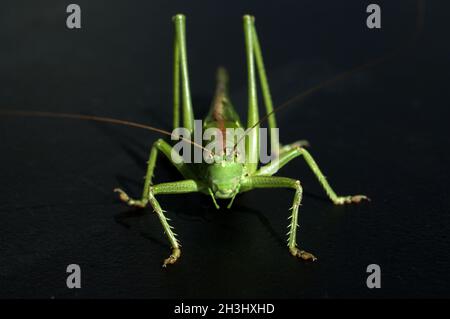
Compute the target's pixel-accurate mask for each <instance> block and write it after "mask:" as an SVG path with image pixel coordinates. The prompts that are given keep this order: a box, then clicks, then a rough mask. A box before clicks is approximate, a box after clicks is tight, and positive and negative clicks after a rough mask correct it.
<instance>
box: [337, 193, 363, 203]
mask: <svg viewBox="0 0 450 319" xmlns="http://www.w3.org/2000/svg"><path fill="white" fill-rule="evenodd" d="M363 200H366V201H368V202H370V198H369V197H367V196H365V195H354V196H342V197H338V198H337V199H336V200H335V201H334V203H335V204H336V205H344V204H352V203H360V202H362V201H363Z"/></svg>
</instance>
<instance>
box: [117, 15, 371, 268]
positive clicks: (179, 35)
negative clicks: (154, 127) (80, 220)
mask: <svg viewBox="0 0 450 319" xmlns="http://www.w3.org/2000/svg"><path fill="white" fill-rule="evenodd" d="M173 23H174V26H175V39H174V76H173V78H174V82H173V85H174V90H173V91H174V96H173V102H174V103H173V104H174V109H173V111H174V118H173V126H174V128H177V127H179V126H180V124H182V125H183V127H184V128H186V129H188V130H189V131H190V132H193V131H194V112H193V107H192V102H191V97H190V89H189V76H188V67H187V53H186V39H185V17H184V16H183V15H181V14H178V15H176V16H174V17H173ZM243 24H244V35H245V45H246V60H247V73H248V116H247V123H246V127H244V126H243V125H242V123H241V121H240V119H239V116H238V114H237V112H236V111H235V109H234V108H233V106H232V104H231V101H230V98H229V96H228V93H227V80H228V78H227V74H226V71H225V70H224V69H222V68H219V71H218V74H217V88H216V92H215V95H214V98H213V102H212V106H211V110H210V112H209V114H208V115H207V117H206V119H205V121H204V122H203V123H204V128H205V129H206V128H217V129H219V130H221V131H225V130H226V129H227V128H244V129H246V130H247V131H246V133H247V134H246V137H245V151H246V152H245V154H246V157H245V161H244V162H240V161H237V160H235V157H233V156H232V158H231V160H230V159H229V158H227V157H226V156H224V157H223V158H222V159H221V160H219V161H215V162H213V163H211V164H208V163H204V162H203V163H184V162H183V161H182V160H181V159H180V158H178V159H177V160H175V159H174V158H173V152H172V146H171V145H170V144H169V143H167V142H165V141H164V140H162V139H159V140H157V141H156V142H155V143H154V144H153V146H152V148H151V151H150V157H149V160H148V168H147V173H146V177H145V183H144V188H143V192H142V196H141V198H139V199H132V198H131V197H130V196H128V195H127V194H126V193H125V192H124V191H123V190H121V189H115V192H118V193H119V195H120V199H121V200H122V201H124V202H126V203H127V204H128V205H130V206H137V207H146V206H147V205H150V206H151V207H152V208H153V210H154V212H155V213H156V215H157V216H158V218H159V220H160V222H161V224H162V226H163V228H164V232H165V234H166V236H167V237H168V240H169V242H170V245H171V247H172V253H171V255H170V256H169V257H168V258H167V259H165V260H164V262H163V267H166V266H167V265H169V264H173V263H175V262H176V261H177V260H178V259H179V258H180V255H181V250H180V242H179V240H178V238H177V235H176V234H175V233H174V231H173V227H172V226H171V225H170V224H169V219H168V218H167V217H166V216H165V214H164V213H165V211H164V210H163V209H162V208H161V206H160V204H159V202H158V200H157V198H156V196H158V195H163V194H183V193H192V192H201V193H204V194H206V195H208V196H210V197H211V198H212V200H213V202H214V204H215V205H216V207H217V208H219V206H218V204H217V199H228V200H229V204H228V207H231V204H232V202H233V200H234V198H235V196H236V195H237V194H240V193H243V192H246V191H250V190H253V189H258V188H288V189H292V190H293V191H294V192H295V194H294V200H293V204H292V208H291V214H290V216H289V225H288V230H289V231H288V242H287V244H288V248H289V251H290V253H291V254H292V255H293V256H295V257H298V258H300V259H303V260H312V261H314V260H316V257H315V256H314V255H312V254H311V253H308V252H306V251H304V250H301V249H300V248H299V247H298V246H297V241H296V234H297V227H298V210H299V206H300V203H301V200H302V193H303V191H302V186H301V184H300V181H299V180H297V179H292V178H288V177H278V176H273V175H274V174H276V173H277V171H278V170H279V169H280V168H281V167H283V166H284V165H286V164H287V163H288V162H290V161H291V160H293V159H294V158H297V157H300V156H302V157H303V158H304V159H305V161H306V163H307V164H308V166H309V167H310V168H311V170H312V171H313V173H314V174H315V176H316V177H317V179H318V181H319V183H320V184H321V185H322V187H323V188H324V190H325V192H326V194H327V195H328V197H329V198H330V200H331V201H332V202H333V203H334V204H346V203H357V202H360V201H361V200H363V199H368V198H367V197H366V196H364V195H356V196H337V195H336V193H335V192H334V191H333V189H332V188H331V187H330V185H329V184H328V181H327V180H326V178H325V176H324V175H323V174H322V172H321V170H320V169H319V167H318V166H317V164H316V162H315V160H314V159H313V157H312V156H311V155H310V154H309V152H308V151H307V150H306V149H305V148H304V147H303V146H305V145H304V144H305V143H304V141H298V142H295V143H292V144H288V145H283V146H281V145H279V153H278V156H277V158H276V159H275V160H273V161H271V162H270V163H269V164H266V165H264V166H259V165H258V162H259V130H258V128H259V123H260V118H259V112H258V102H257V84H256V78H257V75H258V77H259V80H260V85H261V90H262V96H263V101H264V105H265V110H266V112H267V119H268V126H269V128H276V127H277V126H276V119H275V115H274V110H273V104H272V99H271V95H270V91H269V85H268V81H267V77H266V72H265V69H264V64H263V58H262V54H261V49H260V45H259V41H258V37H257V34H256V29H255V26H254V17H252V16H250V15H245V16H244V17H243ZM180 98H181V101H180ZM180 102H181V103H180ZM180 109H182V114H181V115H182V117H180ZM180 122H181V123H180ZM223 136H225V134H223ZM224 138H225V137H224ZM270 140H271V144H272V145H273V144H274V143H278V137H277V136H274V135H271V136H270ZM223 145H226V142H225V143H223ZM224 147H225V146H224ZM159 153H162V154H164V155H165V157H167V159H168V160H169V161H170V162H171V163H172V164H173V165H174V166H175V168H176V169H177V170H178V171H179V172H180V173H181V175H182V176H183V179H182V180H180V181H176V182H168V183H160V184H153V182H152V178H153V175H154V170H155V164H156V159H157V156H158V154H159ZM232 155H236V154H235V153H234V154H232Z"/></svg>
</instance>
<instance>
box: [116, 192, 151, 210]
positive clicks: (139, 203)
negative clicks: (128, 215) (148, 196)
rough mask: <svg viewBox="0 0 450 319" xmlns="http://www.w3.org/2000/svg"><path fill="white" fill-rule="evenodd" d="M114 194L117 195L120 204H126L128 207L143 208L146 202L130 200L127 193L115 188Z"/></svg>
mask: <svg viewBox="0 0 450 319" xmlns="http://www.w3.org/2000/svg"><path fill="white" fill-rule="evenodd" d="M114 193H119V198H120V200H121V201H122V202H124V203H127V205H128V206H136V207H140V208H144V207H145V206H146V205H147V201H146V200H135V199H132V198H130V196H128V194H127V193H125V192H124V191H123V190H121V189H120V188H115V189H114Z"/></svg>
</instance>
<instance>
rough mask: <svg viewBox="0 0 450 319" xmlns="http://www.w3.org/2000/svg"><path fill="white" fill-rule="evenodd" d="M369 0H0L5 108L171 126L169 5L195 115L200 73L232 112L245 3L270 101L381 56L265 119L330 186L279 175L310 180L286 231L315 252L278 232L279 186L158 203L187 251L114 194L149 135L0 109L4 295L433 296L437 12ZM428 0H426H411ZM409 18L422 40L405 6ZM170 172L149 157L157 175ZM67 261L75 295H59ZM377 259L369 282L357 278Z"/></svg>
mask: <svg viewBox="0 0 450 319" xmlns="http://www.w3.org/2000/svg"><path fill="white" fill-rule="evenodd" d="M425 2H426V5H425V10H424V11H423V12H422V13H420V11H419V12H418V7H417V2H416V1H412V0H410V1H406V0H405V1H377V2H376V3H378V4H380V5H381V8H382V29H381V30H369V29H368V28H367V27H366V26H365V20H366V17H367V13H366V12H365V9H366V6H367V5H368V4H369V3H370V2H369V1H356V0H355V1H343V0H342V1H331V0H330V1H324V0H321V1H289V2H288V1H272V2H268V1H245V3H243V2H242V1H234V2H231V1H222V2H218V1H214V2H213V1H189V2H187V1H106V0H105V1H81V0H78V1H76V3H77V4H79V5H80V6H81V9H82V29H81V30H69V29H67V28H66V26H65V19H66V16H67V14H66V13H65V9H66V6H67V5H68V4H69V3H71V2H68V1H56V0H55V1H27V2H25V1H14V2H11V3H4V4H3V3H2V5H1V10H0V37H1V40H0V41H1V46H0V106H1V108H5V109H17V110H23V109H28V110H40V111H58V112H72V113H83V114H95V115H104V116H112V117H116V118H120V119H129V120H135V121H138V122H143V123H147V124H150V125H154V126H157V127H161V128H166V129H170V127H171V123H172V121H171V113H172V106H171V100H172V98H171V90H172V89H171V84H172V82H171V79H172V74H171V70H172V65H171V63H172V35H173V30H172V25H171V20H170V19H171V16H172V15H173V14H175V13H178V12H183V13H185V14H186V16H187V44H188V59H189V71H190V79H191V89H192V94H193V101H194V107H195V111H196V118H201V117H203V116H204V115H205V113H206V111H207V109H208V107H209V104H210V99H211V95H212V92H213V89H214V77H215V69H216V67H217V65H225V66H226V67H227V68H228V70H229V72H230V75H231V81H232V82H231V93H232V99H233V101H234V104H235V106H236V108H237V109H238V111H239V112H240V114H241V115H242V117H243V119H244V120H245V110H246V71H245V70H246V69H245V56H244V41H243V32H242V20H241V16H242V15H243V14H245V13H252V14H254V15H255V16H256V25H257V30H258V33H259V37H260V40H261V45H262V48H263V54H264V58H265V62H266V67H267V71H268V76H269V81H270V84H271V89H272V95H273V97H274V102H275V104H276V105H279V104H280V103H282V102H284V101H285V100H287V99H289V98H290V97H292V96H294V95H296V94H298V93H300V92H302V91H304V90H306V89H308V88H310V87H312V86H314V85H316V84H318V83H320V82H322V81H324V80H327V79H329V78H331V77H333V76H334V75H336V74H339V73H340V72H343V71H346V70H349V69H351V68H352V67H355V66H358V65H361V64H364V63H366V62H367V61H371V60H373V59H376V58H378V57H381V56H385V55H386V54H390V53H391V52H394V51H396V52H398V53H397V54H396V55H395V56H394V57H393V58H391V59H389V60H387V61H385V62H384V63H382V64H379V65H377V66H376V67H374V68H371V69H368V70H365V71H363V72H358V73H355V74H354V75H353V76H351V77H349V78H348V79H346V80H345V81H341V82H339V83H337V84H336V85H333V86H331V87H329V88H326V89H323V90H321V91H320V92H319V93H317V94H315V95H314V96H311V97H310V98H309V99H307V100H306V101H304V102H301V103H294V104H293V105H291V106H290V107H289V108H287V109H284V110H283V111H281V112H280V113H279V114H278V115H277V116H278V122H279V126H280V133H281V139H282V142H285V143H287V142H291V141H294V140H297V139H301V138H307V139H308V140H309V141H310V142H311V144H312V147H311V149H310V151H311V153H312V154H313V156H314V157H315V158H316V160H317V161H318V163H319V165H320V166H321V167H322V169H323V170H324V172H325V173H326V175H327V176H328V177H329V179H330V182H331V184H332V186H333V187H334V188H335V190H336V191H337V192H338V193H339V194H342V195H346V194H357V193H365V194H367V195H369V196H370V197H371V198H372V202H371V203H363V204H361V205H355V206H345V207H336V206H333V205H332V204H330V203H329V202H328V201H327V199H326V197H325V196H324V194H323V191H322V190H321V188H320V187H319V185H318V184H317V182H316V181H315V179H314V177H313V175H312V173H311V172H310V171H309V169H308V168H307V167H306V165H305V163H304V162H303V161H302V160H301V159H298V160H296V161H293V162H292V163H291V164H289V165H288V166H286V167H285V168H283V169H282V170H281V171H280V173H279V175H283V176H290V177H295V178H299V179H300V180H301V181H302V184H303V186H304V188H305V192H306V194H305V197H304V201H303V206H302V207H301V210H300V230H299V241H300V244H301V246H302V247H303V248H305V249H307V250H309V251H312V252H314V253H315V254H316V256H317V257H318V258H319V260H318V261H317V262H316V263H303V262H299V261H297V260H295V259H294V258H292V257H291V256H290V255H289V253H288V250H287V249H286V247H285V235H284V233H285V228H286V225H287V220H286V218H287V217H288V208H289V207H290V205H291V202H292V197H293V193H292V192H291V191H288V190H258V191H254V192H250V193H247V194H245V195H242V196H240V197H239V198H238V199H237V201H236V203H235V205H234V207H233V208H232V209H231V210H227V209H221V210H219V211H217V210H216V209H215V208H214V206H213V204H212V202H211V199H210V198H209V197H206V196H204V195H197V194H194V195H179V196H160V202H161V205H162V206H163V208H165V209H167V210H168V216H169V217H170V218H171V219H172V221H173V225H174V226H175V227H176V229H177V232H178V234H179V235H180V239H181V241H182V244H183V250H182V258H181V259H180V261H179V263H178V264H176V265H174V266H173V267H170V268H169V269H167V270H162V269H161V267H160V266H161V261H162V260H163V259H164V258H165V257H167V255H168V253H169V251H170V250H169V245H168V244H167V242H166V240H165V238H164V236H163V233H162V228H161V226H160V224H159V222H158V220H157V218H156V217H155V216H154V215H152V214H151V213H150V212H151V210H150V209H146V210H144V211H142V212H133V211H130V210H128V209H127V208H126V207H125V206H124V205H123V204H121V203H119V201H118V200H117V198H116V196H115V195H114V194H113V193H112V189H113V188H114V187H116V186H119V185H120V186H121V187H123V188H126V189H127V190H128V191H129V192H130V193H132V194H134V195H138V194H140V191H141V187H142V186H141V185H142V179H141V177H142V176H143V175H144V173H145V162H146V159H147V156H148V152H149V148H150V146H151V144H152V142H153V141H154V140H155V139H156V138H158V137H160V136H158V135H157V134H154V133H149V132H146V131H140V130H136V129H133V128H127V127H119V126H111V125H102V124H98V123H92V122H82V121H73V120H56V119H40V118H17V117H4V116H3V117H0V137H1V139H0V140H1V144H0V155H1V156H0V181H1V183H0V194H1V195H0V256H1V262H0V297H2V298H11V297H13V298H17V297H25V298H30V297H32V298H35V297H38V298H72V297H84V298H91V297H95V298H109V297H112V298H117V297H120V298H147V297H151V298H168V297H170V298H186V297H204V298H221V297H234V298H241V297H252V298H259V297H273V298H296V297H321V298H322V297H448V296H449V293H450V289H449V284H450V275H449V271H448V269H449V265H450V256H449V253H448V252H449V248H450V245H449V238H448V234H449V221H450V220H449V219H450V217H449V213H450V212H449V200H448V194H449V191H448V187H447V185H448V183H449V182H450V178H449V167H448V162H449V157H450V153H449V151H448V141H447V140H448V128H447V126H448V119H449V113H450V112H449V103H448V94H447V91H448V78H449V67H450V63H449V42H448V30H449V28H448V26H447V23H448V21H447V20H448V19H447V18H446V16H447V15H448V6H447V8H444V7H443V3H439V1H425ZM425 2H424V3H425ZM418 14H419V16H421V17H422V18H423V21H424V27H423V30H422V32H417V31H418V29H417V17H418ZM176 179H179V176H178V174H177V172H176V171H175V170H174V169H173V168H172V167H171V166H170V165H168V164H167V162H166V161H164V160H161V161H158V166H157V170H156V180H157V181H168V180H176ZM72 263H75V264H79V265H80V266H81V269H82V288H81V289H75V290H70V289H67V288H66V276H67V274H66V272H65V270H66V267H67V265H68V264H72ZM372 263H375V264H379V265H380V266H381V270H382V288H381V289H377V290H370V289H368V288H367V287H366V277H367V275H368V274H367V273H366V267H367V265H369V264H372Z"/></svg>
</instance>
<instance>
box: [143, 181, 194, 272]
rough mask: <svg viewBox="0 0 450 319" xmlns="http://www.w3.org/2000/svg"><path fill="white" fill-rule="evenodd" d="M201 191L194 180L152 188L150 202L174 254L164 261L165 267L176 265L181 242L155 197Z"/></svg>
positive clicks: (163, 184) (149, 195)
mask: <svg viewBox="0 0 450 319" xmlns="http://www.w3.org/2000/svg"><path fill="white" fill-rule="evenodd" d="M198 190H199V187H198V184H197V182H196V181H194V180H183V181H178V182H171V183H161V184H158V185H154V186H152V187H150V189H149V194H148V200H149V202H150V205H151V206H152V207H153V210H154V211H155V213H156V214H157V215H158V218H159V221H160V222H161V225H162V226H163V229H164V233H165V234H166V236H167V238H168V240H169V242H170V245H171V247H172V253H171V254H170V256H169V257H168V258H166V259H164V262H163V267H167V265H170V264H174V263H175V262H176V261H177V260H178V258H180V256H181V250H180V247H181V245H180V242H179V240H178V239H177V234H175V233H174V232H173V229H174V228H173V227H172V226H170V225H169V219H168V218H167V217H166V216H165V215H164V212H165V211H164V210H163V209H162V208H161V206H160V205H159V202H158V201H157V199H156V197H155V195H157V194H184V193H192V192H197V191H198Z"/></svg>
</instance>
